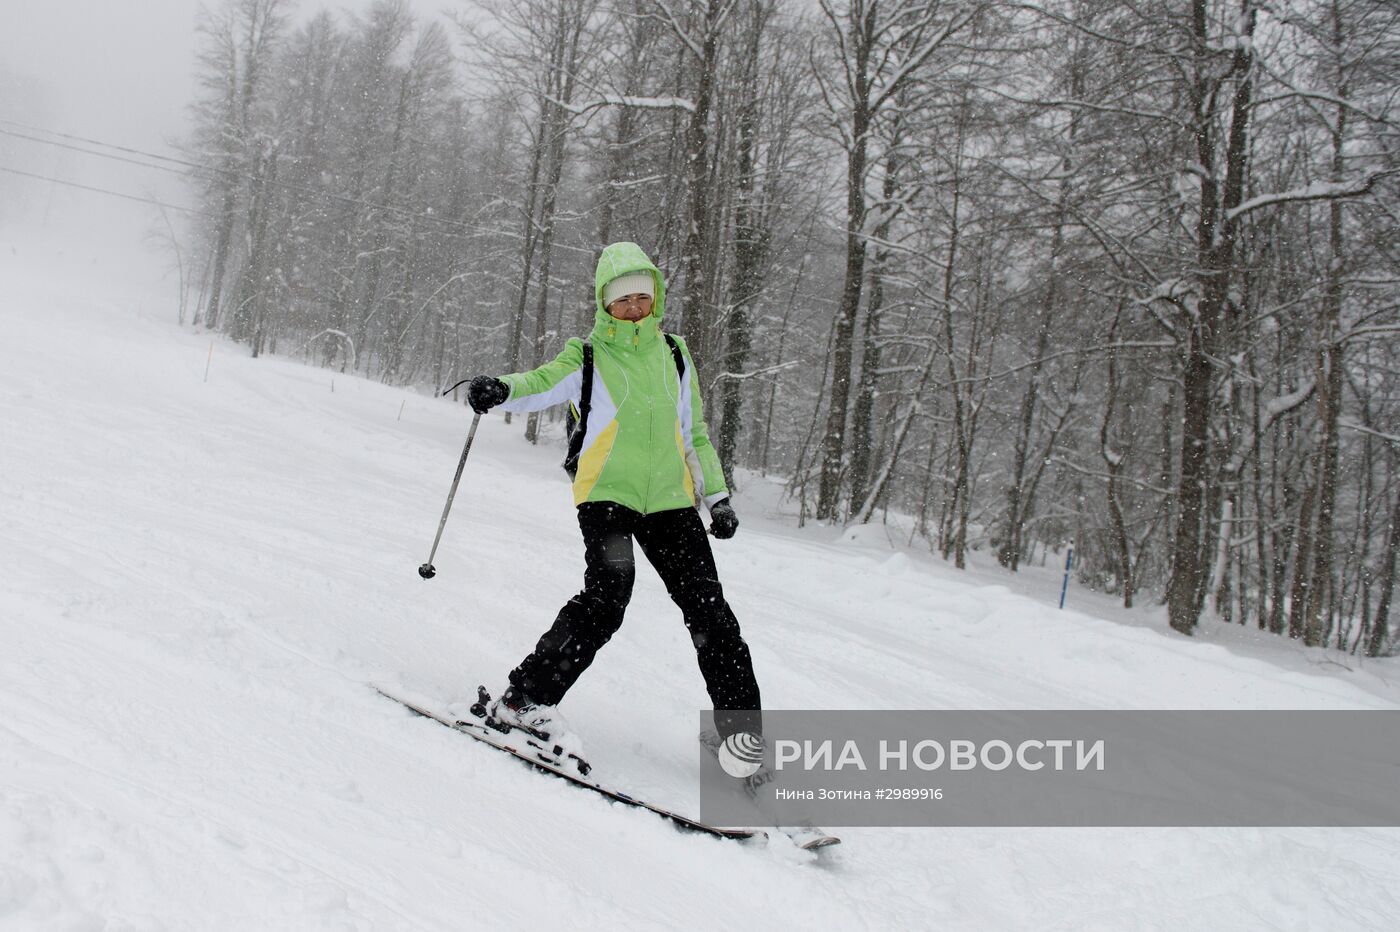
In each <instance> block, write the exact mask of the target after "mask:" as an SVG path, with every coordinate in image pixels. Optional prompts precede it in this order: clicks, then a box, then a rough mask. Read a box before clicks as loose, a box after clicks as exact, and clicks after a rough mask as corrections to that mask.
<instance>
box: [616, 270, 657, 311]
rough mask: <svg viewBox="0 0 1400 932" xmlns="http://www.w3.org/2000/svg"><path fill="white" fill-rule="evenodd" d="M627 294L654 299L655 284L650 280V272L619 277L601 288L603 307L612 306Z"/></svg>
mask: <svg viewBox="0 0 1400 932" xmlns="http://www.w3.org/2000/svg"><path fill="white" fill-rule="evenodd" d="M629 294H644V295H650V296H651V298H652V299H655V298H656V282H655V281H654V280H653V279H652V277H651V273H650V272H633V273H632V274H631V275H619V276H618V277H617V278H614V279H613V280H612V281H610V282H608V283H607V284H606V285H604V286H603V307H607V306H608V305H609V304H612V303H613V302H614V301H616V300H617V299H618V298H621V297H624V296H626V295H629Z"/></svg>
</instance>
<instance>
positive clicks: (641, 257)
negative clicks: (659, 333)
mask: <svg viewBox="0 0 1400 932" xmlns="http://www.w3.org/2000/svg"><path fill="white" fill-rule="evenodd" d="M634 272H646V273H648V274H650V275H651V277H652V279H653V280H654V281H655V282H656V298H655V299H654V300H653V301H652V305H651V316H652V317H654V318H655V319H656V321H657V323H660V321H661V318H662V317H663V316H664V315H665V313H666V282H665V281H664V280H663V279H662V277H661V272H660V270H658V269H657V268H656V266H655V265H653V264H652V261H651V259H649V258H647V254H646V253H645V252H643V251H642V247H640V246H638V245H637V244H636V243H625V242H624V243H613V244H612V245H611V246H608V247H606V248H604V249H603V253H602V255H600V256H599V257H598V269H597V271H595V272H594V273H593V304H594V306H595V308H596V309H597V313H596V316H595V320H596V321H597V323H599V324H602V325H604V326H606V325H608V324H612V323H616V321H615V320H613V316H612V315H611V314H609V313H608V311H607V308H605V307H603V286H604V285H606V284H607V283H608V282H610V281H612V280H613V279H614V278H617V277H618V276H620V275H631V274H632V273H634Z"/></svg>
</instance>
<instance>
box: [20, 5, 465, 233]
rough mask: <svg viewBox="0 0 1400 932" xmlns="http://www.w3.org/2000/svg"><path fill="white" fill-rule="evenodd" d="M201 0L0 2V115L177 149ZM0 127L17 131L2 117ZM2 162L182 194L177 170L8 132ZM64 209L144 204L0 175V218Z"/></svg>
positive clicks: (423, 13) (112, 209)
mask: <svg viewBox="0 0 1400 932" xmlns="http://www.w3.org/2000/svg"><path fill="white" fill-rule="evenodd" d="M220 2H222V0H211V5H215V6H216V5H217V4H218V3H220ZM371 2H372V0H330V2H314V0H301V2H296V3H289V8H290V9H291V11H292V14H293V16H292V18H293V22H297V21H299V20H300V19H302V18H304V17H306V16H309V15H310V14H311V13H314V12H315V11H317V10H320V9H331V10H352V11H357V12H358V11H362V10H364V9H366V8H368V7H369V6H370V4H371ZM456 5H457V0H409V6H410V7H411V8H413V9H414V10H415V12H417V13H418V14H419V15H420V17H425V18H426V17H430V16H437V15H440V11H442V10H444V9H450V8H453V7H454V6H456ZM200 6H201V3H200V0H42V2H33V0H0V118H2V119H7V120H14V121H18V122H22V123H25V124H30V125H36V126H40V127H42V128H44V129H47V130H54V131H58V132H63V133H69V134H72V135H76V136H83V137H88V138H92V139H96V140H99V141H101V142H106V143H114V144H116V145H122V146H127V147H130V148H135V149H142V150H145V151H149V152H156V153H162V154H176V153H174V151H173V150H172V147H171V143H172V142H174V141H175V140H177V139H179V138H180V137H182V136H183V135H184V134H185V133H186V131H187V124H188V119H189V110H188V107H189V104H190V102H191V100H192V99H193V96H194V93H195V88H194V68H195V44H196V37H195V31H194V27H195V21H196V17H197V14H198V11H199V9H200ZM0 129H7V130H14V131H21V132H22V131H23V130H18V129H17V128H16V127H13V126H6V125H4V124H0ZM0 166H5V167H9V168H12V169H21V170H24V171H29V172H33V173H37V174H43V175H45V176H47V177H55V178H57V177H61V178H63V179H65V180H68V181H74V182H79V183H84V184H89V185H93V186H97V187H104V188H109V189H113V190H121V191H123V192H126V193H130V194H135V195H141V196H154V197H158V198H160V199H162V200H167V201H169V202H171V203H189V198H188V196H187V195H188V191H187V188H185V187H184V182H183V180H182V179H181V178H180V177H178V176H176V175H172V174H168V173H162V172H154V171H151V170H149V169H141V168H137V167H135V166H131V165H124V164H122V163H120V162H116V161H112V160H109V159H102V158H98V157H95V156H90V155H84V154H81V153H76V152H73V151H71V150H64V149H59V148H56V147H53V146H46V145H42V144H39V143H34V142H29V141H25V140H19V139H15V138H14V137H10V136H3V135H0ZM104 201H105V202H106V203H103V202H104ZM56 205H57V208H58V209H57V210H56ZM64 208H66V209H68V210H69V211H70V212H73V211H76V212H77V213H79V214H80V215H87V216H104V215H111V214H116V215H127V214H131V213H133V212H140V211H143V210H145V208H143V207H142V205H140V204H135V203H132V202H129V201H122V200H120V199H117V198H112V197H110V196H104V195H100V194H95V193H90V192H85V191H81V190H78V189H74V188H71V187H63V186H58V185H52V184H48V183H46V182H42V181H35V180H32V179H27V178H17V177H15V176H13V175H8V174H3V173H0V223H3V222H5V221H7V220H8V221H11V222H13V221H14V220H15V219H16V215H17V214H22V213H23V212H24V211H25V210H28V211H30V212H31V213H32V212H34V211H40V212H41V213H42V214H43V216H44V222H45V223H51V222H52V219H53V217H54V216H55V214H56V212H57V213H61V212H63V209H64ZM89 211H90V212H91V214H88V213H87V212H89ZM146 213H147V214H149V211H146ZM146 220H147V221H148V220H149V218H148V217H147V218H146ZM143 222H146V221H143Z"/></svg>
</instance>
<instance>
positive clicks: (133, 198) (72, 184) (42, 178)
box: [0, 165, 203, 214]
mask: <svg viewBox="0 0 1400 932" xmlns="http://www.w3.org/2000/svg"><path fill="white" fill-rule="evenodd" d="M0 172H9V173H10V174H11V175H23V176H24V177H25V178H37V179H38V180H40V181H49V182H52V183H53V184H61V185H67V186H68V187H70V188H81V189H82V190H84V191H96V192H97V193H98V194H110V195H112V197H121V198H125V199H127V200H128V201H140V202H142V203H144V204H154V205H156V206H157V207H164V208H167V209H169V210H179V211H183V212H185V213H187V214H202V213H203V211H200V210H195V209H194V208H192V207H181V206H180V205H178V204H167V203H165V202H164V201H157V200H155V199H153V198H149V197H138V196H136V195H135V194H124V193H122V192H121V191H112V190H110V189H108V188H95V187H93V186H92V185H88V184H79V183H78V182H76V181H65V180H64V179H62V178H51V177H49V176H48V175H36V174H34V173H33V172H26V171H20V170H19V169H18V168H7V167H6V166H4V165H0Z"/></svg>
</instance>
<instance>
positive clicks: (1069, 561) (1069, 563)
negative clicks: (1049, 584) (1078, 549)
mask: <svg viewBox="0 0 1400 932" xmlns="http://www.w3.org/2000/svg"><path fill="white" fill-rule="evenodd" d="M1073 566H1074V544H1070V545H1069V553H1067V554H1065V581H1064V582H1062V583H1060V608H1064V607H1065V593H1066V592H1068V591H1069V571H1070V568H1071V567H1073Z"/></svg>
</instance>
